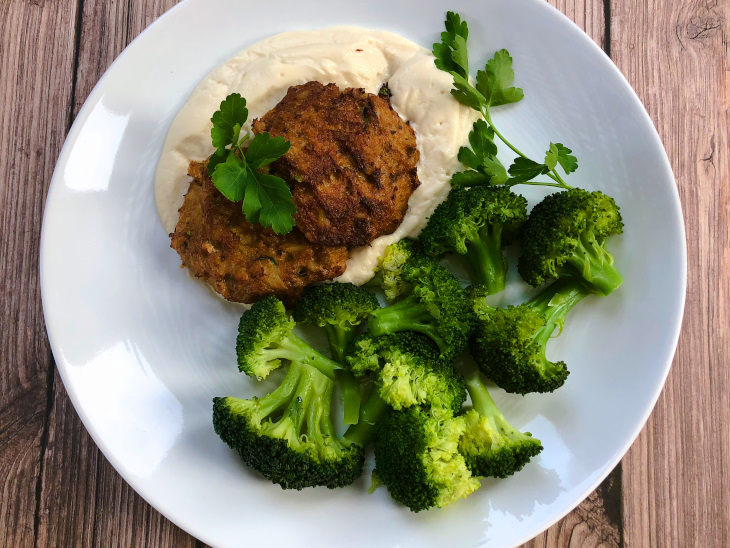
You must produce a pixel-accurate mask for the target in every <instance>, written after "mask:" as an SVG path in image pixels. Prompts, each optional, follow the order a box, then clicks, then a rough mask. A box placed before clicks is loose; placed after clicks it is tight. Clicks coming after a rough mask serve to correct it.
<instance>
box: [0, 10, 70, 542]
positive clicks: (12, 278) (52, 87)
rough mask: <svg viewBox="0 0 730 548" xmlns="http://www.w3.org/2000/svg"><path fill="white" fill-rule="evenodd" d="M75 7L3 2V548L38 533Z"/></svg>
mask: <svg viewBox="0 0 730 548" xmlns="http://www.w3.org/2000/svg"><path fill="white" fill-rule="evenodd" d="M76 7H77V2H75V1H71V0H57V1H47V2H26V1H20V0H5V1H3V2H0V104H2V105H3V106H2V108H1V109H0V128H2V130H0V211H1V212H2V214H1V215H0V268H1V269H2V272H1V275H0V546H32V545H33V542H34V539H35V533H36V529H37V522H36V519H35V516H36V515H37V504H38V501H39V498H38V497H39V494H40V484H39V482H38V476H39V474H40V472H41V470H42V455H43V451H44V449H45V445H46V435H47V428H46V425H47V422H46V418H47V406H48V398H47V395H48V389H49V388H50V387H49V383H48V380H49V378H50V377H49V373H48V372H49V370H50V371H52V370H53V362H52V358H51V353H50V350H49V347H48V341H47V338H46V334H45V325H44V323H43V314H42V311H41V299H40V288H39V282H38V252H37V249H38V244H39V229H40V226H41V218H42V215H43V204H44V202H45V195H46V191H47V189H48V182H49V181H50V178H51V173H52V172H53V167H54V165H55V163H56V158H57V157H58V154H59V152H60V149H61V145H62V144H63V141H64V139H65V137H66V132H67V131H68V126H69V122H70V110H71V109H70V96H71V87H72V78H73V63H74V40H73V38H74V28H75V21H76ZM49 368H50V369H49Z"/></svg>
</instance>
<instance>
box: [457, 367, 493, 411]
mask: <svg viewBox="0 0 730 548" xmlns="http://www.w3.org/2000/svg"><path fill="white" fill-rule="evenodd" d="M465 380H466V391H467V392H469V397H470V398H471V404H472V407H474V410H475V411H476V412H477V413H479V414H480V415H482V416H484V417H495V416H499V417H501V416H502V413H501V412H500V410H499V408H498V407H497V404H496V403H494V400H493V399H492V396H491V395H490V394H489V391H488V390H487V387H486V386H484V383H483V382H482V378H481V376H480V375H479V372H478V371H475V372H474V373H471V374H469V375H467V377H466V379H465Z"/></svg>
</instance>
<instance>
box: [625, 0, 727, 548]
mask: <svg viewBox="0 0 730 548" xmlns="http://www.w3.org/2000/svg"><path fill="white" fill-rule="evenodd" d="M636 8H637V6H636V4H633V3H632V4H629V3H626V2H621V1H613V2H612V7H611V12H612V23H611V28H612V40H611V51H612V53H613V57H614V60H615V62H616V64H617V65H618V67H619V68H620V69H621V70H622V72H623V73H624V74H625V75H626V77H627V78H628V79H629V81H630V82H631V84H632V85H633V86H634V89H635V90H636V91H637V93H638V95H639V97H640V98H641V99H642V101H643V102H644V104H645V106H646V107H647V110H648V111H649V114H650V115H651V117H652V119H653V120H654V123H655V125H656V126H657V129H658V131H659V134H660V136H661V137H662V140H663V141H664V143H665V146H666V147H667V153H668V155H669V159H670V161H671V163H672V166H673V168H674V172H675V175H676V178H677V184H678V187H679V193H680V197H681V200H682V204H683V209H684V217H685V223H686V227H687V240H688V247H689V257H688V258H689V265H688V266H689V279H688V289H687V305H686V310H685V321H684V326H683V332H682V336H681V338H680V344H679V349H678V352H677V355H676V357H675V361H674V365H673V369H672V371H671V373H670V376H669V379H668V382H667V384H666V386H665V388H664V391H663V393H662V395H661V397H660V399H659V402H658V404H657V406H656V408H655V410H654V412H653V414H652V416H651V418H650V420H649V422H648V424H647V426H646V427H645V428H644V430H643V432H642V433H641V435H640V436H639V439H638V440H637V442H636V443H634V445H633V447H632V448H631V450H630V451H629V452H628V454H627V456H626V457H625V459H624V465H623V475H624V477H623V480H624V481H623V483H624V498H623V506H624V523H625V545H626V546H627V547H637V548H638V547H644V546H713V547H714V546H728V545H729V544H730V530H729V528H730V495H729V494H730V475H728V469H730V433H729V432H728V429H727V425H728V424H730V370H729V369H728V363H730V333H729V332H728V327H727V326H728V323H729V321H730V286H729V282H728V276H727V270H728V266H729V265H730V252H729V251H728V249H730V246H729V244H730V237H729V235H728V231H729V230H730V223H729V219H728V217H729V214H730V189H729V188H728V184H727V183H728V180H730V158H729V156H728V154H727V151H728V150H729V145H730V143H729V142H728V130H729V129H730V123H729V122H728V108H729V106H730V72H728V69H730V58H729V56H728V50H727V48H728V42H729V41H730V33H728V30H729V28H728V16H730V6H728V4H727V2H709V3H708V2H699V1H695V0H692V1H679V0H664V1H659V0H643V1H642V2H639V3H638V8H639V9H636Z"/></svg>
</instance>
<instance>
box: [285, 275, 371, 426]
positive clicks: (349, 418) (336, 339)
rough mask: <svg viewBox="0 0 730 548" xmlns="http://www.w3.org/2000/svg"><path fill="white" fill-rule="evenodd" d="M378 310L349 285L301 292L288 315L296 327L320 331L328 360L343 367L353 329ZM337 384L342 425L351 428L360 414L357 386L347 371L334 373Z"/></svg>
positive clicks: (364, 292) (364, 291) (366, 293)
mask: <svg viewBox="0 0 730 548" xmlns="http://www.w3.org/2000/svg"><path fill="white" fill-rule="evenodd" d="M377 308H380V303H378V299H377V297H375V295H373V294H372V293H370V291H368V290H367V289H363V288H361V287H358V286H356V285H353V284H351V283H337V282H334V283H327V284H322V285H316V286H312V287H310V288H308V289H306V290H305V291H304V293H303V294H302V297H301V298H300V299H299V302H298V303H297V305H296V306H295V307H294V310H293V311H292V317H293V318H294V320H295V321H296V322H297V323H305V324H311V325H317V326H319V327H323V328H324V330H325V332H326V333H327V339H328V340H329V344H330V350H331V351H332V357H333V358H334V359H335V361H337V362H340V363H344V359H345V349H346V348H347V345H348V344H349V343H350V342H351V340H352V337H353V336H354V328H355V326H357V325H359V324H360V322H362V321H363V319H365V318H366V317H367V315H368V314H369V313H370V312H372V311H373V310H376V309H377ZM337 380H338V381H339V383H340V385H341V386H342V390H343V392H344V396H345V402H346V403H347V405H345V409H344V413H345V419H344V420H345V424H355V423H356V422H357V421H358V416H359V412H360V385H359V384H358V383H357V382H356V381H355V379H354V378H353V377H352V374H351V373H349V372H347V371H338V373H337Z"/></svg>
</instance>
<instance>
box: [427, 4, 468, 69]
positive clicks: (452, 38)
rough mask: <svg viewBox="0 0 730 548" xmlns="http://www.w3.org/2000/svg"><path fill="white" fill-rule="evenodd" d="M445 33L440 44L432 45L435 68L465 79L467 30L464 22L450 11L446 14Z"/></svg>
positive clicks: (442, 34)
mask: <svg viewBox="0 0 730 548" xmlns="http://www.w3.org/2000/svg"><path fill="white" fill-rule="evenodd" d="M445 26H446V32H442V33H441V43H436V44H434V45H433V55H434V57H436V66H437V67H438V68H439V69H441V70H443V71H445V72H450V73H452V74H454V75H458V76H461V77H465V76H468V75H469V56H468V52H467V49H466V39H467V38H468V37H469V28H468V27H467V24H466V21H462V20H461V17H460V16H459V15H458V14H456V13H454V12H453V11H450V12H448V13H447V14H446V23H445Z"/></svg>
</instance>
